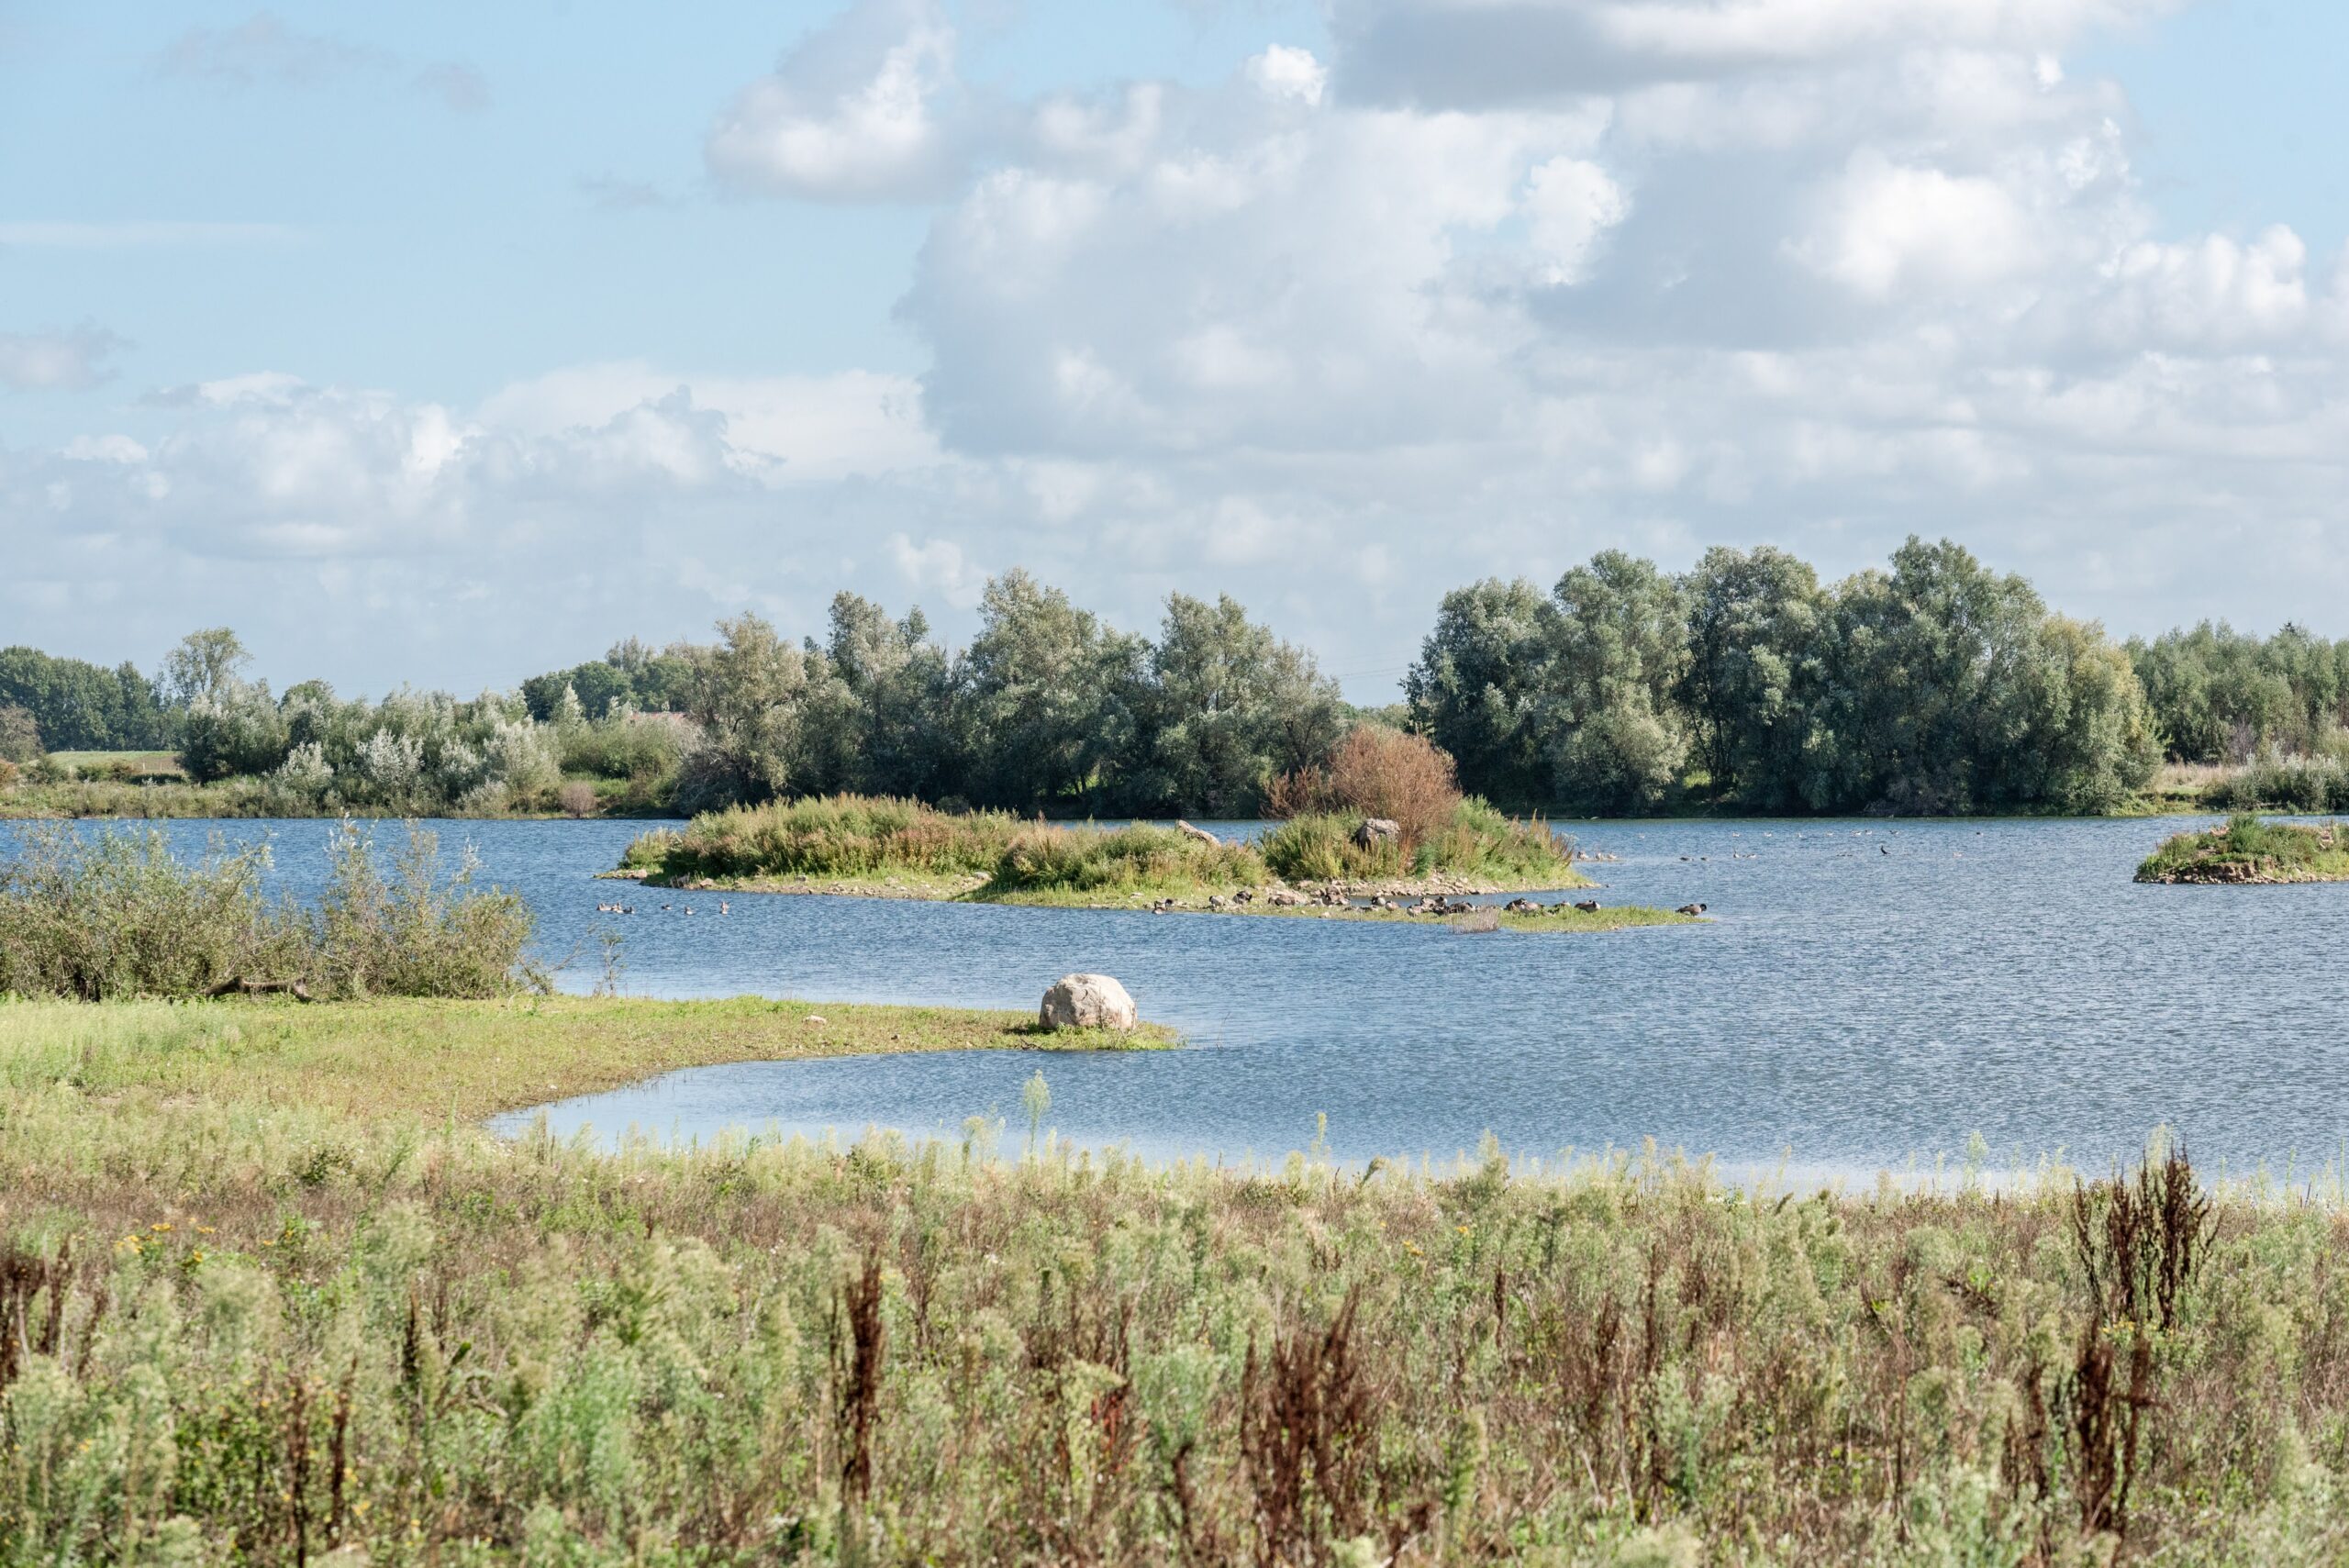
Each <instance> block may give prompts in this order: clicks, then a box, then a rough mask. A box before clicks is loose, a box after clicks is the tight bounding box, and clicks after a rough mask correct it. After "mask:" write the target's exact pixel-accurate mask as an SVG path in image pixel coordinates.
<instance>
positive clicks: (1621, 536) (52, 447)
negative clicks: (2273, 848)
mask: <svg viewBox="0 0 2349 1568" xmlns="http://www.w3.org/2000/svg"><path fill="white" fill-rule="evenodd" d="M679 17H680V14H679V13H677V12H675V11H674V10H673V9H663V8H655V7H645V6H618V5H610V4H510V5H501V6H449V5H422V4H419V5H411V6H403V7H396V8H395V7H369V8H365V9H361V8H354V7H350V6H319V5H300V4H282V5H273V6H268V7H266V8H261V9H256V8H254V7H253V6H243V5H240V6H175V5H155V6H137V7H132V6H114V5H97V6H89V5H79V6H69V5H64V4H28V3H24V0H14V3H10V0H0V550H5V552H6V556H7V557H8V558H10V561H11V563H12V564H11V567H10V569H9V570H8V571H6V572H5V573H0V642H7V641H18V640H23V641H30V642H34V643H36V644H38V645H40V646H44V647H48V648H50V649H53V650H55V651H61V652H71V653H75V654H79V655H83V656H86V657H93V658H101V659H105V660H107V661H109V662H111V661H113V660H117V659H120V658H123V657H130V658H134V659H137V660H139V662H142V663H151V662H153V661H154V660H155V658H156V657H157V656H158V654H159V653H160V651H161V650H162V649H163V648H164V647H166V646H168V645H169V643H170V642H171V641H172V640H173V639H175V638H176V637H177V635H178V634H179V633H180V632H181V631H184V630H185V629H187V628H190V627H192V626H195V625H199V624H209V623H214V622H221V621H226V622H228V623H231V624H234V625H237V626H238V627H239V628H242V629H243V630H244V631H245V633H246V636H247V638H248V640H249V641H250V642H251V643H252V644H253V646H254V647H255V649H256V651H257V652H258V653H259V655H260V662H261V666H262V670H263V671H264V672H265V673H269V674H270V675H272V676H273V677H274V678H276V679H277V680H279V681H280V682H281V683H282V682H284V681H288V680H292V679H296V678H300V677H303V676H306V675H309V674H312V673H323V674H326V675H328V677H329V678H331V679H334V680H335V681H337V682H338V683H339V684H342V685H344V686H345V687H347V688H351V689H364V690H370V691H381V690H383V689H384V688H385V687H386V686H388V685H389V684H393V683H394V682H395V681H398V680H401V679H413V680H416V681H419V682H423V683H428V684H448V685H451V686H455V687H459V688H473V687H478V686H480V685H483V684H508V683H511V682H512V681H514V680H517V679H518V678H519V677H520V676H522V675H525V674H528V673H532V672H533V671H535V670H537V669H540V668H543V667H546V666H548V665H550V664H553V663H557V662H571V661H573V660H575V659H577V658H580V657H584V656H587V655H591V654H593V653H595V652H596V651H600V650H601V649H602V648H603V647H604V646H605V645H606V644H607V642H609V641H610V640H612V639H615V638H617V637H619V636H622V635H627V634H636V635H642V636H646V637H650V638H653V639H665V638H669V637H677V636H701V635H706V633H707V627H708V625H709V623H710V621H711V620H712V619H713V618H714V617H717V616H718V615H721V614H727V613H731V612H732V611H735V610H738V609H741V608H754V609H758V610H760V611H761V612H763V613H765V614H768V615H770V616H772V617H774V618H776V619H777V620H778V621H779V622H780V623H782V624H783V625H784V626H785V628H786V629H788V630H791V631H794V632H799V631H808V630H815V629H818V626H819V623H820V617H821V615H822V610H823V606H824V604H825V602H826V601H827V600H828V599H829V595H830V594H831V592H832V591H833V590H834V589H835V588H838V587H843V586H845V587H852V588H856V589H858V590H859V591H862V592H865V593H868V594H871V595H874V596H875V597H879V598H881V599H883V600H884V601H885V602H886V603H888V604H890V605H892V606H903V605H905V604H907V603H909V602H912V601H915V600H918V601H919V602H920V603H921V604H922V605H923V606H924V607H925V609H926V610H928V611H929V612H930V615H931V617H932V618H933V620H934V621H936V622H937V623H939V624H940V626H941V628H942V629H943V630H944V631H945V632H946V633H947V634H948V635H950V636H951V637H954V638H960V637H963V636H966V635H967V633H968V631H969V628H970V626H971V616H972V606H973V604H974V600H975V595H976V592H977V586H978V584H980V583H981V582H982V581H983V580H984V578H985V576H986V575H987V574H988V573H993V572H996V571H1000V570H1002V569H1004V568H1006V567H1008V566H1011V565H1015V564H1025V565H1027V566H1030V568H1031V569H1034V570H1036V571H1037V572H1039V573H1041V574H1042V575H1044V576H1045V577H1046V578H1047V579H1049V580H1052V581H1055V582H1059V583H1061V584H1064V585H1065V586H1067V587H1068V588H1069V589H1071V590H1072V592H1074V594H1075V595H1077V597H1078V598H1079V599H1080V600H1082V601H1084V602H1086V603H1089V604H1093V605H1096V606H1098V607H1100V608H1102V609H1103V610H1105V611H1106V612H1108V614H1109V615H1110V616H1111V617H1112V618H1114V619H1117V620H1119V622H1121V623H1122V624H1127V625H1133V626H1147V625H1149V624H1150V623H1151V622H1152V620H1153V619H1154V618H1155V615H1156V613H1157V612H1156V606H1158V605H1159V604H1160V602H1161V601H1163V596H1164V595H1165V594H1166V593H1168V592H1170V591H1173V590H1178V589H1179V590H1182V591H1186V592H1192V593H1209V594H1211V593H1214V592H1218V591H1230V592H1231V593H1233V594H1234V595H1236V596H1238V597H1240V598H1241V600H1242V601H1243V602H1245V603H1247V604H1248V605H1250V606H1251V607H1252V609H1254V610H1255V611H1256V612H1257V613H1258V614H1260V615H1261V616H1263V617H1265V618H1267V619H1269V620H1270V621H1272V622H1273V624H1274V625H1275V628H1277V629H1279V630H1281V631H1282V632H1283V633H1284V634H1286V635H1288V636H1291V637H1294V638H1297V639H1300V640H1302V641H1305V642H1307V643H1308V644H1310V645H1312V646H1313V647H1315V648H1317V649H1318V650H1319V651H1321V653H1322V655H1323V660H1324V663H1325V666H1326V667H1328V668H1330V669H1332V670H1334V671H1338V672H1340V673H1343V674H1345V675H1346V676H1347V677H1348V679H1347V685H1348V687H1349V690H1350V693H1351V694H1352V695H1355V696H1356V697H1358V698H1361V699H1364V700H1377V699H1383V698H1384V697H1385V696H1386V695H1388V692H1389V689H1390V687H1391V682H1392V678H1393V675H1394V674H1395V673H1397V671H1398V670H1399V667H1400V666H1401V665H1402V664H1403V663H1405V662H1408V659H1409V658H1410V656H1411V654H1412V653H1413V651H1415V649H1416V644H1417V640H1418V638H1419V635H1420V634H1421V633H1422V632H1423V631H1424V629H1425V628H1426V626H1427V624H1428V623H1429V620H1430V618H1431V616H1432V613H1433V610H1434V606H1435V602H1436V600H1437V598H1438V597H1439V596H1440V595H1441V594H1442V591H1443V590H1444V589H1446V588H1448V587H1452V586H1456V585H1458V584H1463V583H1465V582H1468V581H1470V580H1473V579H1475V578H1476V577H1479V576H1484V575H1487V574H1503V575H1513V574H1518V573H1525V574H1528V575H1532V576H1534V577H1536V578H1537V579H1541V580H1547V579H1549V578H1553V577H1554V576H1555V575H1556V574H1557V573H1559V572H1560V571H1562V570H1564V568H1565V567H1566V566H1568V565H1571V564H1573V563H1574V562H1575V561H1577V560H1580V559H1582V558H1584V557H1586V556H1587V555H1588V554H1589V553H1591V552H1592V551H1593V550H1598V549H1602V548H1608V547H1612V546H1622V547H1626V548H1631V549H1635V550H1641V551H1643V552H1645V553H1648V554H1651V555H1653V556H1654V557H1655V558H1656V559H1658V560H1660V561H1662V562H1664V563H1665V564H1667V565H1669V566H1675V567H1677V566H1684V565H1686V564H1687V563H1688V562H1691V561H1693V559H1694V558H1695V556H1696V555H1697V554H1698V552H1699V551H1701V550H1702V549H1704V548H1705V547H1707V546H1709V545H1712V544H1720V543H1731V544H1753V543H1760V542H1774V543H1778V544H1783V545H1786V546H1788V547H1790V548H1794V549H1797V550H1801V551H1802V552H1804V553H1805V554H1807V555H1809V556H1810V557H1811V558H1813V559H1814V560H1816V561H1818V562H1820V565H1821V567H1822V568H1823V569H1825V570H1827V571H1828V572H1830V573H1843V572H1848V571H1852V570H1856V569H1859V568H1861V567H1863V566H1865V565H1867V564H1869V563H1870V562H1876V561H1880V560H1881V559H1882V557H1883V556H1884V555H1885V553H1887V551H1888V550H1889V549H1890V548H1891V547H1892V546H1893V545H1895V544H1897V543H1898V540H1899V539H1901V538H1902V537H1904V536H1905V535H1906V534H1907V533H1909V532H1910V531H1921V532H1926V533H1929V534H1937V533H1947V534H1950V535H1952V536H1954V537H1956V538H1959V539H1962V540H1965V541H1966V542H1969V543H1971V544H1973V545H1974V546H1975V547H1976V549H1977V550H1979V551H1980V552H1981V553H1983V554H1984V555H1986V556H1987V557H1988V558H1990V559H1991V560H1993V561H1994V562H1998V564H2001V565H2005V566H2009V567H2013V568H2015V569H2018V570H2021V571H2024V572H2026V573H2030V574H2031V575H2032V577H2033V579H2034V580H2035V581H2037V582H2038V583H2039V584H2040V585H2041V586H2042V588H2043V591H2044V592H2045V593H2046V594H2047V595H2048V596H2049V597H2050V598H2051V599H2052V600H2053V601H2054V602H2055V603H2056V604H2057V605H2059V606H2063V607H2065V608H2068V609H2071V610H2074V611H2076V613H2079V614H2082V615H2085V616H2094V617H2101V618H2103V619H2104V620H2106V621H2107V622H2108V623H2109V624H2110V625H2111V626H2112V627H2113V628H2115V629H2116V630H2120V631H2124V632H2134V631H2152V630H2157V629H2159V628H2163V627H2165V626H2167V625H2169V624H2172V623H2173V622H2176V621H2177V620H2180V619H2186V618H2191V617H2199V616H2201V615H2205V614H2208V615H2213V616H2227V617H2232V618H2234V619H2235V620H2236V621H2238V622H2239V623H2242V624H2247V625H2253V626H2260V627H2267V626H2273V625H2275V624H2277V622H2279V621H2281V620H2283V619H2285V618H2288V617H2299V618H2302V619H2304V620H2312V621H2315V622H2316V623H2318V624H2319V625H2320V626H2322V627H2326V628H2329V629H2332V630H2334V631H2336V632H2344V633H2349V622H2344V621H2343V619H2342V617H2339V616H2338V615H2337V614H2333V613H2332V606H2336V605H2338V604H2340V603H2342V602H2343V591H2344V590H2349V565H2344V562H2349V551H2344V550H2343V544H2344V542H2349V541H2344V539H2343V529H2344V526H2349V520H2344V518H2343V506H2344V502H2343V496H2344V495H2349V486H2344V485H2343V484H2342V480H2343V477H2344V475H2343V473H2342V471H2341V470H2342V463H2343V452H2344V450H2349V413H2344V407H2349V271H2344V269H2343V254H2344V252H2343V246H2344V241H2349V172H2344V170H2343V166H2342V163H2341V161H2340V160H2339V158H2338V157H2337V154H2336V151H2335V150H2336V149H2337V148H2338V147H2340V146H2341V145H2343V142H2344V140H2349V136H2344V132H2349V125H2344V120H2349V111H2344V109H2343V100H2342V95H2341V94H2340V92H2339V91H2338V88H2337V85H2336V83H2334V82H2333V81H2332V75H2333V74H2334V73H2335V72H2337V64H2338V61H2340V60H2341V59H2343V58H2344V56H2349V7H2327V6H2317V5H2315V4H2311V3H2305V0H2304V3H2299V4H2286V3H2283V0H2208V3H2204V4H2199V5H2197V4H2171V3H2168V0H2042V3H2041V4H2038V5H2034V6H2028V7H2015V6H2009V5H2006V4H2004V3H2003V0H1898V3H1891V0H1740V4H1738V5H1736V6H1713V5H1700V4H1693V3H1691V0H1479V3H1478V4H1476V5H1475V6H1473V7H1472V6H1469V5H1468V4H1467V0H1319V3H1316V4H1296V3H1282V0H1266V3H1264V4H1247V3H1243V0H1233V3H1229V4H1224V3H1219V0H1179V3H1177V0H1085V3H1079V0H970V3H964V4H956V3H952V0H856V3H854V4H852V5H840V4H821V5H818V4H790V5H779V6H775V5H771V6H728V5H715V4H713V5H706V6H696V7H694V8H692V10H691V12H690V13H689V14H688V15H686V17H685V20H683V21H680V19H679Z"/></svg>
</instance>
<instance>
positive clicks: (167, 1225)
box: [147, 1219, 172, 1230]
mask: <svg viewBox="0 0 2349 1568" xmlns="http://www.w3.org/2000/svg"><path fill="white" fill-rule="evenodd" d="M171 1228H172V1222H171V1221H170V1220H168V1219H159V1220H157V1221H155V1223H154V1224H152V1225H150V1226H149V1227H148V1228H147V1229H150V1230H169V1229H171Z"/></svg>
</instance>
